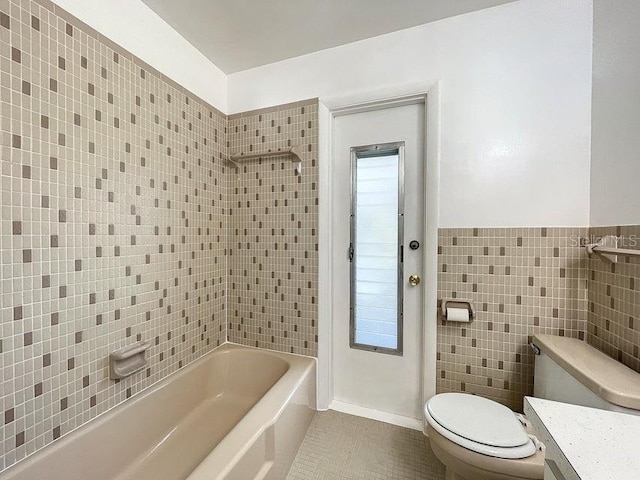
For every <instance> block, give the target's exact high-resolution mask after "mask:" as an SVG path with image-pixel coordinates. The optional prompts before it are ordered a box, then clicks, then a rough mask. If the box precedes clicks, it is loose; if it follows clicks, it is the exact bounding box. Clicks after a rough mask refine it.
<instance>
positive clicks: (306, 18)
mask: <svg viewBox="0 0 640 480" xmlns="http://www.w3.org/2000/svg"><path fill="white" fill-rule="evenodd" d="M511 1H514V0H180V1H176V0H143V2H144V3H146V4H147V5H148V6H149V7H150V8H151V9H153V10H154V11H155V12H156V13H157V14H158V15H160V17H162V18H163V19H164V20H165V21H166V22H167V23H168V24H169V25H171V26H172V27H173V28H174V29H175V30H177V31H178V32H179V33H180V34H181V35H182V36H183V37H185V38H186V39H187V40H188V41H189V42H191V44H193V45H194V46H195V47H196V48H197V49H198V50H200V51H201V52H202V53H203V54H204V55H205V56H206V57H207V58H209V60H211V61H212V62H213V63H215V64H216V65H217V66H218V67H219V68H220V69H222V70H223V71H224V72H225V73H234V72H238V71H241V70H247V69H249V68H253V67H257V66H260V65H265V64H267V63H272V62H277V61H279V60H284V59H286V58H291V57H297V56H299V55H304V54H306V53H311V52H315V51H318V50H323V49H325V48H330V47H335V46H337V45H343V44H345V43H350V42H354V41H357V40H362V39H365V38H370V37H375V36H377V35H382V34H385V33H389V32H394V31H396V30H402V29H405V28H409V27H415V26H417V25H422V24H424V23H428V22H433V21H435V20H440V19H442V18H446V17H452V16H454V15H460V14H463V13H468V12H472V11H475V10H481V9H483V8H488V7H493V6H496V5H500V4H503V3H509V2H511Z"/></svg>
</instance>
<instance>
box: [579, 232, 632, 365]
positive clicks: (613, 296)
mask: <svg viewBox="0 0 640 480" xmlns="http://www.w3.org/2000/svg"><path fill="white" fill-rule="evenodd" d="M589 232H590V238H591V239H592V240H593V241H596V240H597V239H598V238H600V237H602V236H604V235H616V236H617V237H619V245H620V246H621V247H622V248H633V249H639V248H640V225H632V226H622V227H596V228H591V229H590V231H589ZM618 259H619V262H618V263H615V264H613V263H610V262H607V261H603V260H601V259H600V258H599V257H598V256H597V255H592V256H591V258H590V259H589V307H588V308H589V312H588V329H587V341H588V342H589V343H590V344H591V345H593V346H595V347H596V348H598V349H599V350H602V351H603V352H605V353H607V354H608V355H610V356H611V357H613V358H615V359H617V360H618V361H620V362H622V363H624V364H625V365H627V366H629V367H631V368H633V369H634V370H635V371H637V372H640V351H639V350H640V260H639V259H638V257H626V256H619V257H618Z"/></svg>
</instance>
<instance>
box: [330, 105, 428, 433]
mask: <svg viewBox="0 0 640 480" xmlns="http://www.w3.org/2000/svg"><path fill="white" fill-rule="evenodd" d="M424 108H425V107H424V104H411V105H403V106H395V107H390V108H384V109H379V110H373V111H367V112H361V113H353V114H346V115H342V116H337V117H336V118H335V121H334V129H333V146H332V148H333V152H332V158H333V162H334V164H333V166H332V168H333V174H332V177H333V178H332V182H333V183H332V188H333V198H332V208H333V213H334V215H333V219H334V220H333V221H334V224H333V232H334V236H333V239H332V250H333V255H332V271H333V273H332V290H333V292H332V294H333V298H334V300H335V303H334V305H333V328H332V331H333V345H332V350H333V381H334V384H333V395H334V402H333V404H332V407H333V408H335V409H338V410H341V409H342V410H345V411H349V410H351V411H356V410H354V409H352V408H350V407H352V406H354V407H355V408H356V409H358V408H360V407H364V408H365V409H370V410H373V411H377V412H384V414H382V415H377V416H378V417H379V418H385V414H392V415H393V416H395V417H405V418H406V419H407V420H411V419H416V420H419V419H421V418H422V414H421V411H422V405H421V403H422V399H421V396H422V395H421V392H422V388H421V375H422V369H421V358H422V329H423V325H422V324H423V318H424V315H423V312H422V305H423V302H422V295H423V288H422V287H423V284H422V283H420V284H418V285H415V286H413V285H411V284H410V282H409V278H410V276H411V275H417V276H419V277H421V276H422V272H421V268H422V265H423V262H422V252H423V250H424V248H423V247H424V245H423V238H422V237H423V232H424V131H425V121H424V116H425V111H424ZM350 247H351V248H350ZM347 407H349V408H347ZM396 421H397V420H396ZM405 423H406V422H405ZM409 423H411V422H409ZM411 424H414V425H416V426H419V425H420V423H419V422H414V423H411Z"/></svg>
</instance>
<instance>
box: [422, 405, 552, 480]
mask: <svg viewBox="0 0 640 480" xmlns="http://www.w3.org/2000/svg"><path fill="white" fill-rule="evenodd" d="M424 414H425V418H426V420H427V432H428V434H429V440H430V443H431V448H432V450H433V453H434V454H435V455H436V457H438V459H439V460H440V461H441V462H442V463H443V464H444V465H445V467H446V470H447V477H446V478H447V480H525V479H526V480H541V479H542V478H543V477H544V446H542V445H541V444H540V442H538V440H537V439H536V438H535V437H533V436H532V435H531V434H530V432H528V431H527V430H526V428H525V423H524V419H523V417H521V416H518V415H516V414H515V413H514V412H512V411H511V410H510V409H508V408H507V407H505V406H504V405H501V404H499V403H497V402H494V401H492V400H488V399H486V398H483V397H478V396H475V395H470V394H466V393H442V394H439V395H436V396H434V397H432V398H431V399H430V400H429V401H428V402H427V404H426V405H425V408H424Z"/></svg>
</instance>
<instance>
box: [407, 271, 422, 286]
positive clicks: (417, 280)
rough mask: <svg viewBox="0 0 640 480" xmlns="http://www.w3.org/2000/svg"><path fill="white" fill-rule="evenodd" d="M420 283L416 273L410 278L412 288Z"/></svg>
mask: <svg viewBox="0 0 640 480" xmlns="http://www.w3.org/2000/svg"><path fill="white" fill-rule="evenodd" d="M419 283H420V276H419V275H416V274H415V273H414V274H413V275H410V276H409V284H410V285H411V286H412V287H415V286H416V285H418V284H419Z"/></svg>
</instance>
